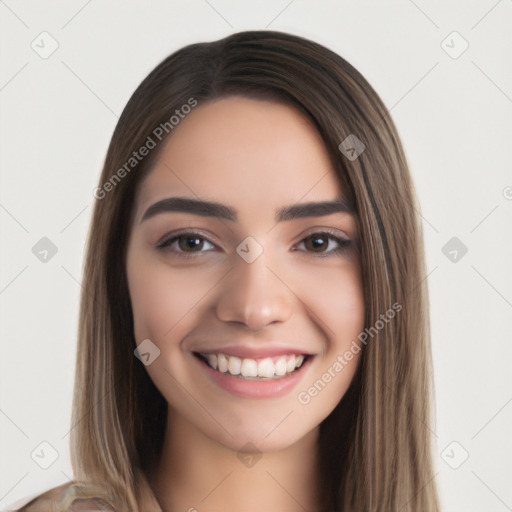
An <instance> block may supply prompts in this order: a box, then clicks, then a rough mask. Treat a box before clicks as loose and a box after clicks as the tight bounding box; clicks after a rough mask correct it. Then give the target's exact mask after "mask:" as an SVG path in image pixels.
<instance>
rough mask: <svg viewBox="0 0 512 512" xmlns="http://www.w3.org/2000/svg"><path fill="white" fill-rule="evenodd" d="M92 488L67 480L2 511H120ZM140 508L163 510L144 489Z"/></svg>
mask: <svg viewBox="0 0 512 512" xmlns="http://www.w3.org/2000/svg"><path fill="white" fill-rule="evenodd" d="M94 494H95V493H94V489H91V488H88V489H87V491H85V490H84V489H83V487H82V486H80V485H77V484H76V483H75V482H68V483H65V484H62V485H59V486H58V487H53V488H52V489H49V490H48V491H46V492H44V493H42V494H39V495H37V496H35V497H34V498H32V499H30V498H29V500H30V501H28V503H26V504H25V505H23V506H21V508H11V509H8V510H5V511H4V512H122V511H118V510H116V509H115V508H114V507H113V505H111V504H110V503H108V499H107V498H101V497H99V496H94ZM97 494H101V493H97ZM141 510H144V512H163V511H162V509H161V507H160V506H159V504H158V502H157V500H156V498H155V496H154V494H153V493H152V492H150V491H149V489H146V490H145V492H144V493H143V503H142V505H141Z"/></svg>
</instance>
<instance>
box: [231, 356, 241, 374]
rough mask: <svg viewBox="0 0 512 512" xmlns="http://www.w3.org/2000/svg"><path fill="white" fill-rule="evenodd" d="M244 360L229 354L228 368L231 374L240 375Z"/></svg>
mask: <svg viewBox="0 0 512 512" xmlns="http://www.w3.org/2000/svg"><path fill="white" fill-rule="evenodd" d="M241 367H242V360H241V359H240V358H239V357H236V356H229V361H228V370H229V373H231V375H240V369H241Z"/></svg>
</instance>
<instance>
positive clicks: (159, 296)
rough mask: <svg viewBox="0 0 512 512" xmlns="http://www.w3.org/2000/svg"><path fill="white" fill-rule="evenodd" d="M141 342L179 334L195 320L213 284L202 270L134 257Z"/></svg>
mask: <svg viewBox="0 0 512 512" xmlns="http://www.w3.org/2000/svg"><path fill="white" fill-rule="evenodd" d="M127 274H128V283H129V290H130V298H131V303H132V309H133V318H134V331H135V339H136V341H137V343H140V342H141V341H142V340H143V339H145V338H150V339H151V340H154V342H155V343H156V344H158V340H161V341H163V340H165V339H166V338H167V336H169V337H170V336H171V335H172V336H173V337H175V336H176V332H178V331H179V330H180V329H179V328H180V327H181V326H184V325H186V324H188V323H189V322H190V321H191V320H193V319H194V318H195V317H196V315H197V312H198V310H199V309H200V307H201V299H202V298H204V297H205V295H206V294H207V292H208V289H209V288H211V287H212V284H211V283H210V281H211V279H208V277H207V276H204V275H201V273H198V272H196V273H193V272H183V271H181V272H180V271H179V269H174V270H171V269H170V268H169V267H168V266H167V265H165V264H164V263H163V262H161V261H151V262H148V261H147V260H146V261H143V259H142V258H137V256H134V257H133V258H132V260H131V261H129V264H128V266H127Z"/></svg>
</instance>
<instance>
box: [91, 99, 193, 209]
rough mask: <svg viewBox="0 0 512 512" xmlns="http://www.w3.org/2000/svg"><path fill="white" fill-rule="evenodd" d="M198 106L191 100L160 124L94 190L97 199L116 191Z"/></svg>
mask: <svg viewBox="0 0 512 512" xmlns="http://www.w3.org/2000/svg"><path fill="white" fill-rule="evenodd" d="M196 106H197V100H196V99H195V98H189V99H188V101H187V103H184V104H183V105H182V106H181V107H180V108H177V109H176V110H175V111H174V114H173V115H172V116H171V117H170V118H169V120H168V121H165V122H164V123H160V124H159V125H158V126H157V127H156V128H155V129H154V130H153V131H152V132H151V135H149V136H148V138H147V139H146V142H144V144H143V145H142V146H141V147H140V148H139V149H138V150H136V151H134V152H133V153H132V156H131V157H130V158H128V160H127V161H126V162H125V163H124V164H123V165H122V166H121V167H120V168H119V169H118V170H117V171H116V172H115V173H114V174H112V176H111V177H110V178H109V179H108V180H107V181H105V183H103V185H102V186H101V187H97V188H95V189H94V192H93V195H94V197H95V198H96V199H104V198H105V197H106V196H107V194H108V193H109V192H111V191H112V190H114V188H115V187H116V186H117V184H118V183H119V182H120V181H121V180H122V179H123V178H124V177H126V175H127V174H129V173H130V172H131V171H132V170H133V169H135V168H136V167H137V165H138V164H139V162H141V161H142V160H143V159H144V158H145V157H146V156H148V155H149V153H150V152H151V150H153V149H154V148H156V146H157V144H158V143H159V142H161V141H162V140H163V139H164V138H165V136H166V135H169V133H171V131H172V130H174V128H176V126H178V125H179V124H180V122H181V120H182V119H185V117H186V116H187V115H188V114H190V112H192V109H193V108H194V107H196Z"/></svg>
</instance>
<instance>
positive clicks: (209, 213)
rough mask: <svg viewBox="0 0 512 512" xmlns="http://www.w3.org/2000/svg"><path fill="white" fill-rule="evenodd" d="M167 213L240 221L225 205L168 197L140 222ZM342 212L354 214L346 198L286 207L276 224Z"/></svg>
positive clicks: (145, 214)
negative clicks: (182, 213)
mask: <svg viewBox="0 0 512 512" xmlns="http://www.w3.org/2000/svg"><path fill="white" fill-rule="evenodd" d="M167 212H184V213H192V214H194V215H201V216H202V217H216V218H219V219H224V220H229V221H232V222H236V221H237V220H238V212H237V211H236V210H235V209H234V208H232V207H230V206H227V205H225V204H221V203H217V202H215V201H204V200H199V199H192V198H188V197H168V198H166V199H162V200H160V201H158V202H156V203H154V204H152V205H151V206H150V207H149V208H148V209H147V210H146V211H145V212H144V215H143V216H142V219H141V221H140V222H141V223H142V222H144V221H145V220H147V219H150V218H151V217H154V216H155V215H158V214H161V213H167ZM340 212H346V213H351V214H353V213H354V208H353V206H352V205H351V204H350V202H349V201H348V200H347V199H346V198H344V197H340V198H336V199H334V200H332V201H320V202H309V203H298V204H294V205H291V206H285V207H283V208H279V209H278V210H277V211H276V215H275V220H276V222H282V221H289V220H293V219H301V218H305V217H321V216H323V215H331V214H333V213H340Z"/></svg>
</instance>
